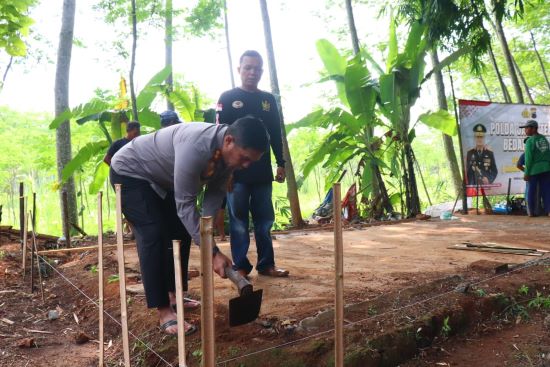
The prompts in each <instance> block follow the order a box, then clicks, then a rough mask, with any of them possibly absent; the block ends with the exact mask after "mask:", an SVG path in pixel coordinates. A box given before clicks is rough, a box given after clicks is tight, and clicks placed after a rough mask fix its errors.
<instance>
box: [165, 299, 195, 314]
mask: <svg viewBox="0 0 550 367" xmlns="http://www.w3.org/2000/svg"><path fill="white" fill-rule="evenodd" d="M200 306H201V303H200V301H196V300H194V299H191V298H187V297H184V298H183V308H184V309H186V310H196V309H197V308H199V307H200ZM172 308H173V309H174V312H176V313H177V312H178V306H177V305H176V304H173V305H172Z"/></svg>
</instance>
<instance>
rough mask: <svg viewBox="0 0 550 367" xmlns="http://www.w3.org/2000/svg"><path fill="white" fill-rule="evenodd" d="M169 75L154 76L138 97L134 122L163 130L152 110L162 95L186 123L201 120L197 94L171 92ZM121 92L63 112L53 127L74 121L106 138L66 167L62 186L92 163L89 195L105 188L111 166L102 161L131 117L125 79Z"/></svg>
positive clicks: (91, 144) (90, 145) (167, 70)
mask: <svg viewBox="0 0 550 367" xmlns="http://www.w3.org/2000/svg"><path fill="white" fill-rule="evenodd" d="M170 72H171V68H169V67H168V68H165V69H163V70H161V71H160V72H158V73H157V74H155V75H154V76H153V77H152V78H151V79H150V80H149V82H148V83H147V84H146V85H145V87H144V88H143V90H141V92H140V93H139V94H138V96H137V98H136V104H137V111H138V116H137V119H136V118H133V119H136V120H138V121H139V122H140V124H141V125H142V126H145V127H149V128H151V129H153V130H157V129H159V128H160V118H159V115H158V114H157V113H156V112H154V111H152V110H151V109H150V106H151V104H152V103H153V101H154V100H155V98H156V97H157V96H159V95H163V96H165V97H168V98H170V100H171V101H172V102H173V103H174V105H175V106H176V110H177V111H178V112H179V114H180V116H182V118H183V119H184V120H187V121H197V118H199V115H198V113H199V110H198V109H197V107H196V105H195V103H199V102H200V98H199V97H198V95H199V94H198V92H197V93H194V94H193V95H192V96H190V95H189V93H188V92H187V91H186V90H185V89H179V88H175V89H174V90H173V91H169V90H168V88H167V86H166V84H165V80H166V78H167V76H168V75H169V74H170ZM119 89H120V92H119V98H116V99H113V98H99V97H96V98H94V99H92V100H91V101H89V102H87V103H84V104H82V105H79V106H77V107H75V108H73V109H72V110H66V111H64V112H63V113H62V114H61V115H60V116H59V117H57V118H56V119H54V120H53V121H52V122H51V123H50V129H55V128H56V127H57V126H58V125H59V124H60V123H61V122H62V121H63V120H71V121H75V122H76V123H77V124H78V125H83V124H85V123H89V122H95V123H97V126H98V128H99V130H100V131H101V132H102V134H103V136H104V137H105V139H102V140H98V141H93V142H89V143H88V144H86V145H84V146H83V147H82V148H81V149H80V150H79V151H78V153H77V154H76V155H75V156H74V158H73V159H72V160H71V161H70V162H69V163H68V164H67V165H66V166H65V167H64V169H63V172H62V182H64V181H66V180H67V179H68V178H69V177H71V176H72V175H73V174H75V172H78V171H82V170H84V167H85V166H86V165H89V164H90V163H91V164H93V167H94V172H93V176H92V177H93V179H92V182H91V183H90V185H89V192H90V194H95V193H97V192H98V191H99V189H100V188H101V187H102V186H103V184H104V182H105V180H106V178H107V176H108V174H109V166H108V165H107V164H106V163H105V162H103V157H104V156H105V153H106V152H107V150H108V148H109V146H110V145H111V144H112V142H113V141H115V140H117V139H120V138H121V137H122V134H123V131H124V130H125V125H126V123H127V122H128V121H129V119H128V117H127V116H128V115H130V116H132V108H131V106H130V103H129V100H128V97H127V93H126V83H125V81H124V79H122V80H121V83H120V88H119ZM132 117H133V116H132ZM108 127H109V128H108Z"/></svg>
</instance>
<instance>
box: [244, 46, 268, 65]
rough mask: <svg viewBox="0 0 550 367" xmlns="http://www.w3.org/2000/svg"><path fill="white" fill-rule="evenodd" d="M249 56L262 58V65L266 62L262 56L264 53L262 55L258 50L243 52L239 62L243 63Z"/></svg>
mask: <svg viewBox="0 0 550 367" xmlns="http://www.w3.org/2000/svg"><path fill="white" fill-rule="evenodd" d="M246 56H248V57H256V58H258V59H260V62H261V63H262V66H263V64H264V59H263V58H262V55H260V53H259V52H258V51H256V50H246V51H245V52H243V54H242V55H241V57H240V59H239V64H242V63H243V59H244V58H245V57H246Z"/></svg>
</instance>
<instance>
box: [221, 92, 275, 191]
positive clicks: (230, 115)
mask: <svg viewBox="0 0 550 367" xmlns="http://www.w3.org/2000/svg"><path fill="white" fill-rule="evenodd" d="M217 110H218V115H217V122H218V123H220V124H228V125H231V124H232V123H233V122H235V120H237V119H239V118H241V117H244V116H246V115H253V116H254V117H256V118H259V119H261V120H262V121H263V123H264V125H265V127H266V129H267V132H268V133H269V139H270V144H271V148H272V149H273V153H274V155H275V160H276V161H277V166H278V167H284V164H285V161H284V159H283V142H282V140H281V118H280V116H279V109H278V108H277V102H275V98H274V97H273V95H272V94H270V93H267V92H263V91H258V92H247V91H245V90H243V89H241V88H234V89H231V90H229V91H226V92H224V93H222V95H221V96H220V99H219V101H218V108H217ZM234 180H235V182H240V183H245V184H259V183H268V182H271V181H273V168H272V167H271V154H269V153H267V152H266V153H265V154H263V155H262V158H261V159H260V160H259V161H257V162H254V163H252V164H251V165H250V167H248V168H246V169H243V170H238V171H235V172H234Z"/></svg>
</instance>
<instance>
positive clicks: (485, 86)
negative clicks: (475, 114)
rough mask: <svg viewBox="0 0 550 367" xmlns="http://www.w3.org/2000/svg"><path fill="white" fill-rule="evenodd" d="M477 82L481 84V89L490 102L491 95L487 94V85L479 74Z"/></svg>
mask: <svg viewBox="0 0 550 367" xmlns="http://www.w3.org/2000/svg"><path fill="white" fill-rule="evenodd" d="M479 81H480V82H481V85H483V89H485V94H486V95H487V100H488V101H492V98H491V93H490V92H489V88H487V84H485V80H484V79H483V75H481V74H479Z"/></svg>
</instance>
